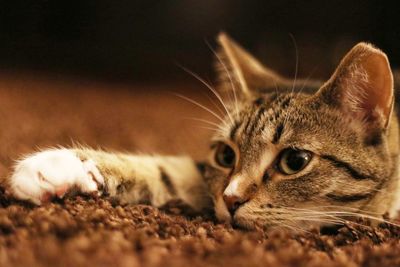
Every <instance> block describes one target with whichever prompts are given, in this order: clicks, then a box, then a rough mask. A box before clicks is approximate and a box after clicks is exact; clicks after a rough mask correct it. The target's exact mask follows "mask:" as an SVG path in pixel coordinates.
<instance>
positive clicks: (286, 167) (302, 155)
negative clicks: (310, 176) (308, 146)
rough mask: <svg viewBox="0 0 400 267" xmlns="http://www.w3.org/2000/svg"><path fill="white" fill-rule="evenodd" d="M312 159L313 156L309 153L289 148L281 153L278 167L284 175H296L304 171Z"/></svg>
mask: <svg viewBox="0 0 400 267" xmlns="http://www.w3.org/2000/svg"><path fill="white" fill-rule="evenodd" d="M311 158H312V154H311V153H310V152H308V151H305V150H295V149H291V148H288V149H285V150H284V151H283V152H282V153H281V156H280V159H279V162H278V165H277V167H278V169H279V171H280V172H281V173H283V174H286V175H291V174H295V173H298V172H299V171H301V170H302V169H304V168H305V167H306V166H307V165H308V163H309V162H310V160H311Z"/></svg>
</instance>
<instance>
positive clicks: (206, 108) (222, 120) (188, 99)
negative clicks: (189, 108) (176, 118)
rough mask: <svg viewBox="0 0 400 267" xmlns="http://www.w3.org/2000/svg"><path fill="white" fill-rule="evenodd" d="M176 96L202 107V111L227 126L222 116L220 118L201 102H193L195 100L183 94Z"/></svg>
mask: <svg viewBox="0 0 400 267" xmlns="http://www.w3.org/2000/svg"><path fill="white" fill-rule="evenodd" d="M174 95H175V96H177V97H180V98H182V99H184V100H186V101H188V102H190V103H192V104H194V105H196V106H198V107H200V108H202V109H204V110H205V111H208V112H209V113H210V114H212V115H213V116H214V117H215V118H217V119H219V120H220V121H221V122H222V123H224V124H226V122H225V121H224V119H222V117H221V116H219V115H218V114H217V113H215V112H214V111H212V110H211V109H209V108H208V107H206V106H204V105H203V104H200V103H199V102H197V101H195V100H193V99H191V98H189V97H186V96H184V95H181V94H177V93H174Z"/></svg>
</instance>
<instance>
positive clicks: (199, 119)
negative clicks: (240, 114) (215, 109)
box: [185, 117, 221, 129]
mask: <svg viewBox="0 0 400 267" xmlns="http://www.w3.org/2000/svg"><path fill="white" fill-rule="evenodd" d="M185 119H189V120H194V121H200V122H204V123H207V124H210V125H213V126H216V127H217V128H216V129H220V128H221V125H220V124H217V123H215V122H212V121H209V120H206V119H201V118H194V117H185Z"/></svg>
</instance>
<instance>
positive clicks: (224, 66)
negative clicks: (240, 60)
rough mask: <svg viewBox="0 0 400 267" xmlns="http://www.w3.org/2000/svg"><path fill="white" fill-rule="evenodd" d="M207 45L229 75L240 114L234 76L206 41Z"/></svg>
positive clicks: (237, 112) (237, 110)
mask: <svg viewBox="0 0 400 267" xmlns="http://www.w3.org/2000/svg"><path fill="white" fill-rule="evenodd" d="M206 45H207V46H208V48H209V49H210V50H211V52H212V53H213V54H214V55H215V57H216V58H217V60H218V62H219V63H220V64H221V65H222V67H223V68H224V71H225V72H226V74H227V75H228V79H229V82H230V84H231V89H232V92H233V97H234V100H235V108H236V114H239V108H238V101H237V96H236V86H235V84H234V82H233V79H232V76H231V74H230V72H229V70H228V68H227V67H226V64H225V63H224V62H223V61H222V59H221V57H220V56H219V55H218V53H217V52H216V51H215V50H214V49H213V48H212V47H211V45H210V44H209V43H208V42H207V41H206Z"/></svg>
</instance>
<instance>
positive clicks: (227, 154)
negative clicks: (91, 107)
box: [215, 142, 236, 168]
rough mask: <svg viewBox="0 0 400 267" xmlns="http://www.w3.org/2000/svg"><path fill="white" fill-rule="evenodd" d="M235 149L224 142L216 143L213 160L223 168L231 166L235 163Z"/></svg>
mask: <svg viewBox="0 0 400 267" xmlns="http://www.w3.org/2000/svg"><path fill="white" fill-rule="evenodd" d="M235 160H236V155H235V151H234V150H233V149H232V147H230V146H229V145H227V144H225V143H222V142H221V143H218V146H217V149H216V152H215V161H216V162H217V164H218V165H220V166H221V167H224V168H232V167H233V166H234V165H235Z"/></svg>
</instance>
